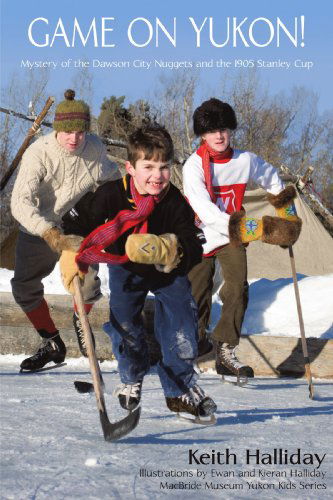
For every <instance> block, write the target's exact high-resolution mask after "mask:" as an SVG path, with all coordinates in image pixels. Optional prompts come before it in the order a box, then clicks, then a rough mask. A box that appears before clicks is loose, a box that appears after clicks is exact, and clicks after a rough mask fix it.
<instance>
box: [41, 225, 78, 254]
mask: <svg viewBox="0 0 333 500" xmlns="http://www.w3.org/2000/svg"><path fill="white" fill-rule="evenodd" d="M42 238H43V239H44V240H45V241H46V243H47V244H48V245H49V247H50V248H51V250H53V251H54V252H56V253H58V254H60V253H61V252H62V251H63V250H72V251H73V252H76V251H77V250H78V249H79V248H80V245H81V243H82V241H83V238H82V237H81V236H76V235H75V234H67V235H65V234H62V232H61V231H60V230H59V229H58V228H57V227H51V229H48V230H47V231H45V233H44V234H42Z"/></svg>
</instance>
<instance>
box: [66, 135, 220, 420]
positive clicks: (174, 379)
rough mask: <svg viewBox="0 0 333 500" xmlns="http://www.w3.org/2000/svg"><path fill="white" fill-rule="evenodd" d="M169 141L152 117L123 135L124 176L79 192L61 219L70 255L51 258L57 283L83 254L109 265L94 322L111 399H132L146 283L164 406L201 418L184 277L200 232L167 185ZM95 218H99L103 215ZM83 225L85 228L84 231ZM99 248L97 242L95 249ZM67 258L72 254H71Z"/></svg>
mask: <svg viewBox="0 0 333 500" xmlns="http://www.w3.org/2000/svg"><path fill="white" fill-rule="evenodd" d="M172 157H173V144H172V140H171V137H170V135H169V133H168V132H167V131H166V130H165V129H164V128H163V127H160V126H158V125H154V126H153V125H149V126H146V127H143V128H140V129H138V130H137V131H136V132H134V133H133V134H132V135H131V136H130V138H129V146H128V161H127V162H126V170H127V175H126V176H125V177H124V178H123V179H119V180H117V181H111V182H108V183H106V184H104V185H103V186H102V187H100V188H98V189H97V191H96V192H95V193H88V194H87V195H86V196H85V197H84V198H83V199H82V200H80V202H79V203H78V204H77V205H76V207H75V212H76V215H75V214H73V213H70V214H67V215H66V216H65V217H64V228H65V230H66V232H70V233H75V234H79V235H82V236H86V235H87V234H89V233H91V234H89V236H87V237H86V239H85V240H84V242H83V244H82V245H81V248H80V252H79V255H78V256H77V258H76V254H75V253H74V252H63V255H62V257H61V259H60V266H61V272H62V277H63V282H64V284H65V286H66V287H67V288H68V289H69V290H71V286H72V285H71V282H72V280H73V278H74V276H75V275H76V274H78V271H79V269H78V266H77V264H76V262H77V263H78V265H79V267H80V268H81V269H82V270H85V266H86V265H87V264H89V263H91V262H105V263H107V264H108V267H109V286H110V322H109V323H107V324H106V325H104V329H105V331H106V332H107V333H108V335H109V336H110V337H111V340H112V348H113V352H114V354H115V356H116V358H117V360H118V369H119V373H120V378H121V381H122V383H123V385H122V387H121V388H120V389H119V391H118V397H119V402H120V405H121V406H122V407H123V408H125V409H127V410H130V411H131V410H133V409H134V408H135V407H136V406H137V405H138V404H139V402H140V397H141V387H142V381H143V377H144V375H145V374H146V373H147V371H148V370H149V356H148V349H147V344H146V341H145V336H144V326H143V322H142V317H141V312H142V310H143V306H144V302H145V298H146V296H147V294H148V292H149V291H151V292H153V293H154V295H155V336H156V340H157V341H158V343H159V344H160V347H161V352H162V359H161V360H160V361H159V362H158V365H157V371H158V375H159V377H160V380H161V384H162V387H163V391H164V394H165V398H166V403H167V406H168V408H169V409H170V410H171V411H175V412H185V413H187V414H191V415H193V416H195V417H196V418H198V419H199V420H201V419H202V418H203V417H207V418H208V419H210V418H211V416H212V414H213V413H214V411H215V409H216V405H215V403H214V401H213V400H212V399H211V398H210V397H208V396H206V394H205V393H204V391H203V390H202V389H201V388H200V387H199V386H198V385H197V383H196V381H197V378H198V375H197V373H196V372H195V370H194V368H193V363H194V361H195V359H196V357H197V314H196V313H197V309H196V305H195V302H194V300H193V297H192V295H191V286H190V283H189V281H188V278H187V274H188V272H189V271H190V269H191V268H192V267H193V266H194V265H195V264H198V263H199V262H200V261H201V257H202V244H201V239H202V237H203V234H202V231H200V230H199V229H198V228H197V227H196V226H195V224H194V213H193V210H192V209H191V207H190V206H189V204H188V203H187V202H186V200H185V198H184V197H183V195H182V194H181V193H180V191H179V190H178V189H177V188H176V187H175V186H174V185H173V184H171V183H170V175H171V172H170V167H171V165H170V163H171V160H172ZM105 221H107V222H106V223H105ZM91 231H92V232H91ZM103 249H105V250H103ZM75 259H76V260H75Z"/></svg>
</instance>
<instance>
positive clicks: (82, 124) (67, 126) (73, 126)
mask: <svg viewBox="0 0 333 500" xmlns="http://www.w3.org/2000/svg"><path fill="white" fill-rule="evenodd" d="M64 95H65V100H64V101H62V102H60V103H59V104H58V106H57V107H56V111H55V116H54V122H53V128H54V130H56V131H57V132H85V131H87V130H89V127H90V109H89V106H88V105H87V104H86V103H85V102H84V101H76V100H75V99H74V97H75V92H74V90H70V89H68V90H66V92H65V94H64Z"/></svg>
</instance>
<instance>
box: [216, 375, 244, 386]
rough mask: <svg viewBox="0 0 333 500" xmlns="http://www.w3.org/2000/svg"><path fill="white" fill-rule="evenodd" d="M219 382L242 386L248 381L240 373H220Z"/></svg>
mask: <svg viewBox="0 0 333 500" xmlns="http://www.w3.org/2000/svg"><path fill="white" fill-rule="evenodd" d="M221 382H222V383H225V384H232V385H237V386H238V387H244V386H245V385H247V383H248V377H245V376H241V375H221Z"/></svg>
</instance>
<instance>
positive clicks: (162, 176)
mask: <svg viewBox="0 0 333 500" xmlns="http://www.w3.org/2000/svg"><path fill="white" fill-rule="evenodd" d="M125 166H126V171H127V172H128V173H129V174H130V175H131V176H132V177H133V180H134V185H135V187H136V189H137V190H138V192H139V193H140V194H151V195H154V196H156V195H159V194H160V193H161V192H162V191H163V189H165V188H166V187H167V185H168V184H169V182H170V176H171V172H170V164H169V163H168V162H163V161H156V160H146V159H145V158H144V156H143V154H142V155H141V158H139V159H138V160H137V161H136V162H135V166H133V165H132V164H131V163H130V162H129V161H127V162H126V165H125Z"/></svg>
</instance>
